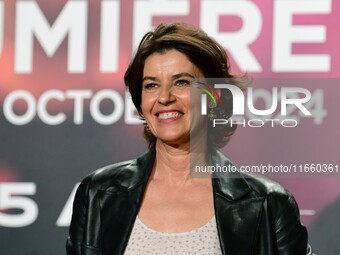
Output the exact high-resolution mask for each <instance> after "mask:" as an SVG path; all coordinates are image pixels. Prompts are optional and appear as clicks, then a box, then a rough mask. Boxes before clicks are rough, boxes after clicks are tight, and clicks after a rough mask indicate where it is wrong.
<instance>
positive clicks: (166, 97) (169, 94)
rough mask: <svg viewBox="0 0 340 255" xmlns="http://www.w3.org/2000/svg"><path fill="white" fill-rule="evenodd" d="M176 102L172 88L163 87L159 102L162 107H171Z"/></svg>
mask: <svg viewBox="0 0 340 255" xmlns="http://www.w3.org/2000/svg"><path fill="white" fill-rule="evenodd" d="M175 100H176V97H175V96H174V94H173V91H172V86H162V88H161V89H160V92H159V95H158V102H159V103H160V104H162V105H169V104H171V103H172V102H174V101H175Z"/></svg>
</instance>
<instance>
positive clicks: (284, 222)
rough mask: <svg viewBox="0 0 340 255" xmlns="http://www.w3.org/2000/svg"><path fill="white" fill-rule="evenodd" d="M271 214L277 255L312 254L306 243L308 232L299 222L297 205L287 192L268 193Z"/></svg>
mask: <svg viewBox="0 0 340 255" xmlns="http://www.w3.org/2000/svg"><path fill="white" fill-rule="evenodd" d="M268 203H269V204H270V207H271V210H272V215H274V219H272V220H274V227H275V230H274V231H275V237H276V238H275V239H276V245H277V251H278V254H279V255H292V254H294V255H295V254H297V255H305V254H306V255H312V254H313V253H312V250H311V248H310V246H309V245H308V233H307V230H306V228H305V226H303V225H302V224H301V222H300V214H299V208H298V205H297V203H296V201H295V199H294V197H293V196H292V195H291V194H289V193H288V192H287V193H286V194H282V193H281V194H275V196H274V195H273V194H272V195H269V197H268Z"/></svg>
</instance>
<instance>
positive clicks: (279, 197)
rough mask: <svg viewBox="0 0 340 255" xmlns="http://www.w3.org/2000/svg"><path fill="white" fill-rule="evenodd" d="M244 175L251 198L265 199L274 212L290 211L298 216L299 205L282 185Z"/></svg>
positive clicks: (260, 177)
mask: <svg viewBox="0 0 340 255" xmlns="http://www.w3.org/2000/svg"><path fill="white" fill-rule="evenodd" d="M242 175H243V177H244V180H245V181H246V183H247V184H248V186H249V187H250V189H251V196H259V197H265V198H266V199H267V201H268V204H269V206H270V207H271V209H272V210H275V211H281V210H286V209H288V210H292V211H294V212H295V213H297V214H298V205H297V203H296V201H295V198H294V196H293V195H292V193H291V192H289V191H288V190H287V189H286V188H284V187H283V186H282V185H280V184H279V183H277V182H275V181H273V180H270V179H268V178H266V177H264V176H261V175H252V174H242ZM281 213H283V211H281Z"/></svg>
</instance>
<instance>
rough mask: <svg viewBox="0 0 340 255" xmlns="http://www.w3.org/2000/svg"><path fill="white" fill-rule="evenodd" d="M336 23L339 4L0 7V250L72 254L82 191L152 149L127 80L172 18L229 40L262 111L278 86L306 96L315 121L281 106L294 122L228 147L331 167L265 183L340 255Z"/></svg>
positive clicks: (239, 161)
mask: <svg viewBox="0 0 340 255" xmlns="http://www.w3.org/2000/svg"><path fill="white" fill-rule="evenodd" d="M339 15H340V2H339V1H335V0H333V1H332V0H290V1H287V0H268V1H261V0H256V1H255V0H254V1H250V0H249V1H247V0H243V1H240V0H238V1H236V0H200V1H194V0H135V1H133V0H124V1H119V0H102V1H85V0H74V1H71V0H70V1H65V0H54V1H48V0H37V1H30V0H25V1H16V0H0V254H4V255H12V254H18V255H21V254H49V255H57V254H65V249H64V246H65V241H66V238H67V235H68V226H69V223H70V217H71V213H72V201H73V195H74V191H75V189H76V187H77V184H78V183H79V182H80V181H81V180H82V179H83V178H84V177H85V176H86V175H88V174H89V173H91V172H92V171H93V170H95V169H97V168H99V167H102V166H104V165H107V164H111V163H114V162H119V161H123V160H127V159H131V158H135V157H137V156H138V155H140V154H142V153H143V152H144V151H145V150H146V149H147V144H146V142H145V141H144V139H143V136H142V125H141V124H140V121H139V120H138V119H137V118H136V112H135V111H134V108H133V106H132V103H131V100H130V98H129V95H128V94H127V93H126V92H125V87H124V83H123V75H124V72H125V70H126V68H127V65H128V63H129V61H130V59H131V57H132V56H133V53H134V49H135V48H136V46H137V45H138V42H139V40H140V39H141V37H142V35H143V34H144V33H145V32H146V31H149V30H150V29H152V28H153V27H155V26H156V25H157V24H159V23H160V22H175V21H177V22H179V21H180V22H188V23H192V24H196V25H198V26H200V27H202V28H203V29H204V30H205V31H206V32H207V33H208V34H209V35H211V36H212V37H214V38H215V39H216V40H217V41H218V42H219V43H221V44H222V46H223V47H224V48H225V49H226V51H227V52H228V54H229V56H230V59H231V66H232V72H233V73H235V74H240V73H246V74H247V76H248V77H250V78H253V79H254V84H253V87H254V89H257V88H258V91H257V93H256V97H255V101H256V102H255V103H256V106H257V107H258V108H261V107H262V108H263V109H267V108H269V107H270V105H271V101H270V100H271V93H272V88H273V87H278V88H280V87H294V86H295V87H304V88H306V89H308V90H309V91H310V92H311V96H312V98H311V100H310V102H309V104H308V105H307V106H306V107H307V108H308V110H309V111H310V112H311V113H312V116H311V117H308V118H307V117H306V116H304V115H303V114H301V111H299V109H290V110H289V111H288V112H287V115H289V116H286V117H287V118H288V117H289V119H295V120H297V121H298V123H299V124H298V125H297V126H296V127H294V128H285V127H283V126H282V125H281V124H280V121H277V123H278V124H277V123H276V124H277V125H274V126H271V125H270V124H269V123H266V124H265V125H264V126H263V127H261V128H252V127H249V125H245V126H246V127H243V126H240V127H239V128H238V130H237V132H236V134H235V135H234V136H233V138H232V140H231V142H230V143H229V144H228V146H227V147H226V148H224V149H223V150H222V151H223V152H224V153H225V154H226V155H227V156H228V157H229V158H230V159H231V160H232V161H234V162H235V164H236V165H238V166H240V165H247V166H252V165H260V164H267V165H269V164H270V165H296V166H297V167H299V166H301V167H302V169H307V170H308V169H310V164H316V166H317V165H318V164H326V166H327V170H328V172H329V171H330V169H331V167H332V169H333V174H329V173H323V174H308V175H302V176H301V175H294V174H289V175H278V176H271V178H274V179H276V180H277V181H278V182H280V183H281V184H282V185H283V186H284V187H286V188H287V189H289V190H290V191H291V192H292V193H293V195H294V196H295V198H296V199H297V201H298V204H299V207H300V213H301V220H302V222H303V223H304V224H305V225H306V226H307V228H308V230H309V236H310V243H311V245H312V246H313V248H314V250H315V252H316V253H317V254H327V255H329V254H334V255H335V254H340V245H339V243H338V242H337V241H336V240H338V238H339V232H340V220H339V219H338V216H339V215H340V179H339V178H338V175H339V174H336V173H335V169H336V166H338V167H339V165H340V157H339V155H340V153H339V151H340V148H339V142H340V132H339V124H340V120H339V110H338V109H339V104H338V102H339V100H338V95H339V94H340V85H339V81H340V80H339V79H338V78H339V76H340V75H339V74H340V58H339V47H338V45H340V36H339V35H340V31H339V30H340V22H339V18H338V17H339ZM278 105H280V102H279V103H278ZM281 117H282V116H281ZM281 117H280V107H278V109H277V111H275V113H273V114H272V115H271V118H272V119H279V120H281ZM246 118H247V119H257V117H256V116H253V115H251V113H250V112H247V113H246Z"/></svg>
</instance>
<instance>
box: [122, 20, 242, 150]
mask: <svg viewBox="0 0 340 255" xmlns="http://www.w3.org/2000/svg"><path fill="white" fill-rule="evenodd" d="M169 50H177V51H179V52H181V53H182V54H184V55H186V56H187V57H188V59H189V60H190V61H191V62H192V63H193V64H194V65H195V66H196V67H198V68H199V70H200V71H201V72H202V73H203V75H204V76H205V77H214V78H225V79H227V80H228V81H229V83H230V81H233V84H236V85H237V86H239V87H240V88H242V89H243V87H242V85H240V83H239V82H238V81H237V80H238V78H239V77H237V76H234V75H232V74H231V73H230V63H229V58H228V56H227V54H226V52H225V50H224V49H223V47H222V46H221V45H220V44H219V43H217V42H216V41H215V40H214V39H213V38H211V37H210V36H208V35H207V34H206V33H205V32H204V31H203V30H202V29H200V28H199V27H197V26H194V25H191V24H186V23H171V24H165V23H162V24H160V25H158V26H157V27H156V29H155V30H154V31H151V32H148V33H146V34H145V35H144V37H143V39H142V40H141V42H140V44H139V46H138V49H137V51H136V53H135V56H134V57H133V59H132V61H131V62H130V64H129V66H128V68H127V70H126V72H125V75H124V81H125V85H126V86H127V87H128V89H129V92H130V94H131V97H132V101H133V103H134V105H135V107H136V109H137V111H138V113H139V115H140V117H141V119H142V120H145V119H144V116H143V112H142V109H141V103H142V80H143V70H144V63H145V60H146V58H147V57H149V56H150V55H151V54H153V53H160V54H162V53H165V52H166V51H169ZM220 97H221V99H222V101H223V105H218V106H217V107H216V108H214V112H215V116H216V118H219V119H222V118H223V119H229V118H230V117H231V115H232V102H233V101H232V100H233V99H232V95H231V93H230V91H229V90H225V89H224V90H221V95H220ZM236 127H237V126H236V125H233V126H232V127H230V126H229V125H220V126H217V127H214V128H213V127H212V121H210V120H209V123H208V146H210V147H213V148H216V149H218V148H221V147H223V146H225V145H226V144H227V143H228V141H229V140H230V137H231V135H232V134H233V133H234V132H235V130H236ZM144 135H145V138H146V140H147V141H148V142H149V146H152V145H153V144H154V143H155V142H156V137H155V136H154V135H153V134H152V133H151V132H150V130H149V129H148V128H147V126H146V125H145V126H144Z"/></svg>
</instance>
